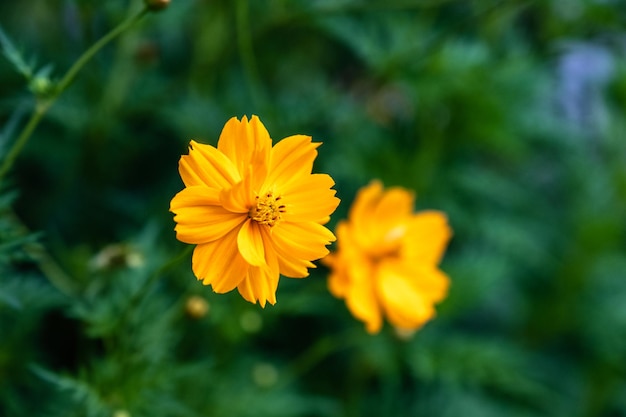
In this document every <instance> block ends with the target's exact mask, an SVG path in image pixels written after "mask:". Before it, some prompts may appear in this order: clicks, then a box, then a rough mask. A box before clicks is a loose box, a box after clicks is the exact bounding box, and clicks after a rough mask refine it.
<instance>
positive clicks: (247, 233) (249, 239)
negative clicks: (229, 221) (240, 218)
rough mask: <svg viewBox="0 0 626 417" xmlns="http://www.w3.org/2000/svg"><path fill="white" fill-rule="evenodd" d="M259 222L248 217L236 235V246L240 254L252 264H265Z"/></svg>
mask: <svg viewBox="0 0 626 417" xmlns="http://www.w3.org/2000/svg"><path fill="white" fill-rule="evenodd" d="M260 227H263V226H260V225H259V223H257V222H255V221H254V220H251V219H248V220H247V221H246V222H245V223H244V224H243V226H242V227H241V229H239V234H238V235H237V247H238V248H239V253H241V256H243V258H244V259H245V260H246V262H248V263H249V264H250V265H253V266H262V265H265V250H264V249H263V238H262V237H261V231H260V230H259V228H260Z"/></svg>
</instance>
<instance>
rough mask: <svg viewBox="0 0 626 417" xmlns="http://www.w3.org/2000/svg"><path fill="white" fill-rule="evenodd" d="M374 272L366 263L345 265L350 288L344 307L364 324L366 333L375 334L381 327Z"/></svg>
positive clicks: (381, 320)
mask: <svg viewBox="0 0 626 417" xmlns="http://www.w3.org/2000/svg"><path fill="white" fill-rule="evenodd" d="M374 272H375V270H374V268H373V267H372V266H371V264H370V263H368V262H360V263H353V264H350V265H347V276H348V280H349V282H350V286H349V287H348V288H347V292H346V295H345V298H346V306H347V307H348V309H349V310H350V312H351V313H352V315H353V316H354V317H355V318H357V319H358V320H361V321H364V322H365V328H366V330H367V332H368V333H371V334H373V333H377V332H378V331H380V328H381V327H382V322H383V318H382V312H381V309H380V305H379V302H378V299H377V297H376V287H375V285H374V276H373V274H374Z"/></svg>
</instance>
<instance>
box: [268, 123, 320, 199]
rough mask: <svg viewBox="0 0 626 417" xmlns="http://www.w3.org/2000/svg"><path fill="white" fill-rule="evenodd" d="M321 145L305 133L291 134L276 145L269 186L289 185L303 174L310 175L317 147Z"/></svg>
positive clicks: (272, 157)
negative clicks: (312, 140)
mask: <svg viewBox="0 0 626 417" xmlns="http://www.w3.org/2000/svg"><path fill="white" fill-rule="evenodd" d="M320 145H321V143H313V142H311V137H310V136H305V135H294V136H289V137H287V138H284V139H283V140H281V141H280V142H278V143H277V144H276V145H274V147H273V148H272V150H271V157H270V171H269V175H268V177H267V186H268V187H272V186H273V185H274V184H280V185H287V184H289V183H290V182H292V181H294V180H297V179H298V178H299V177H301V176H304V175H309V174H310V173H311V170H312V169H313V161H314V160H315V158H316V157H317V151H316V150H315V149H316V148H317V147H318V146H320Z"/></svg>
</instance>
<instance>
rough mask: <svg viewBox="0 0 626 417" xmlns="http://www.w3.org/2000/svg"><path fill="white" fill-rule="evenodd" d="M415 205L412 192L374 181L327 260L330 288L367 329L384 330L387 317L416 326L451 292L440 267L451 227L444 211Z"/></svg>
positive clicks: (355, 206) (402, 325)
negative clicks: (329, 270) (424, 209)
mask: <svg viewBox="0 0 626 417" xmlns="http://www.w3.org/2000/svg"><path fill="white" fill-rule="evenodd" d="M413 203H414V196H413V194H412V193H411V192H409V191H408V190H405V189H403V188H400V187H393V188H389V189H388V190H387V191H385V190H383V186H382V184H381V183H380V182H378V181H373V182H372V183H371V184H370V185H368V186H366V187H364V188H362V189H361V190H360V191H359V192H358V194H357V196H356V199H355V201H354V203H353V205H352V207H351V209H350V212H349V215H348V220H347V221H341V222H339V224H338V225H337V229H336V233H337V251H336V252H335V253H333V254H331V255H329V256H327V257H326V258H325V259H324V262H325V263H326V264H327V265H328V266H329V267H330V268H331V274H330V277H329V281H328V285H329V289H330V292H331V293H332V294H333V295H335V296H336V297H338V298H344V299H345V301H346V305H347V307H348V309H349V310H350V312H351V313H352V315H353V316H354V317H356V318H357V319H359V320H362V321H363V322H365V325H366V329H367V331H368V332H369V333H376V332H378V331H379V330H380V329H381V327H382V320H383V315H384V316H386V317H387V319H388V320H389V322H390V323H391V324H392V325H394V326H395V327H397V328H400V329H405V330H415V329H418V328H419V327H421V326H422V325H423V324H424V323H425V322H427V321H428V320H430V319H431V318H432V317H433V316H434V315H435V309H434V304H435V303H437V302H438V301H441V300H442V299H443V298H445V296H446V294H447V291H448V285H449V279H448V277H447V276H446V275H445V274H444V273H443V272H442V271H441V270H439V268H438V266H437V265H438V264H439V261H440V260H441V257H442V256H443V253H444V251H445V248H446V245H447V243H448V240H449V239H450V236H451V235H452V231H451V229H450V227H449V226H448V223H447V219H446V216H445V215H444V214H443V213H441V212H437V211H423V212H420V213H416V214H415V213H413Z"/></svg>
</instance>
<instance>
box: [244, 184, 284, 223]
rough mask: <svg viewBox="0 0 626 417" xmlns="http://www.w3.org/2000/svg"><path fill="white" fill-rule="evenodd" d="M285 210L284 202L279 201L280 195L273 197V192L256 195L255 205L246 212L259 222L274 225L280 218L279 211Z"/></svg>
mask: <svg viewBox="0 0 626 417" xmlns="http://www.w3.org/2000/svg"><path fill="white" fill-rule="evenodd" d="M284 212H285V206H284V204H281V203H280V196H278V197H274V193H272V192H271V191H268V192H267V193H266V194H264V195H261V196H256V206H255V207H252V208H251V209H250V211H249V212H248V217H250V218H251V219H252V220H254V221H257V222H259V223H261V224H265V225H268V226H270V227H272V226H274V225H275V224H276V223H278V222H280V220H281V213H284Z"/></svg>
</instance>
